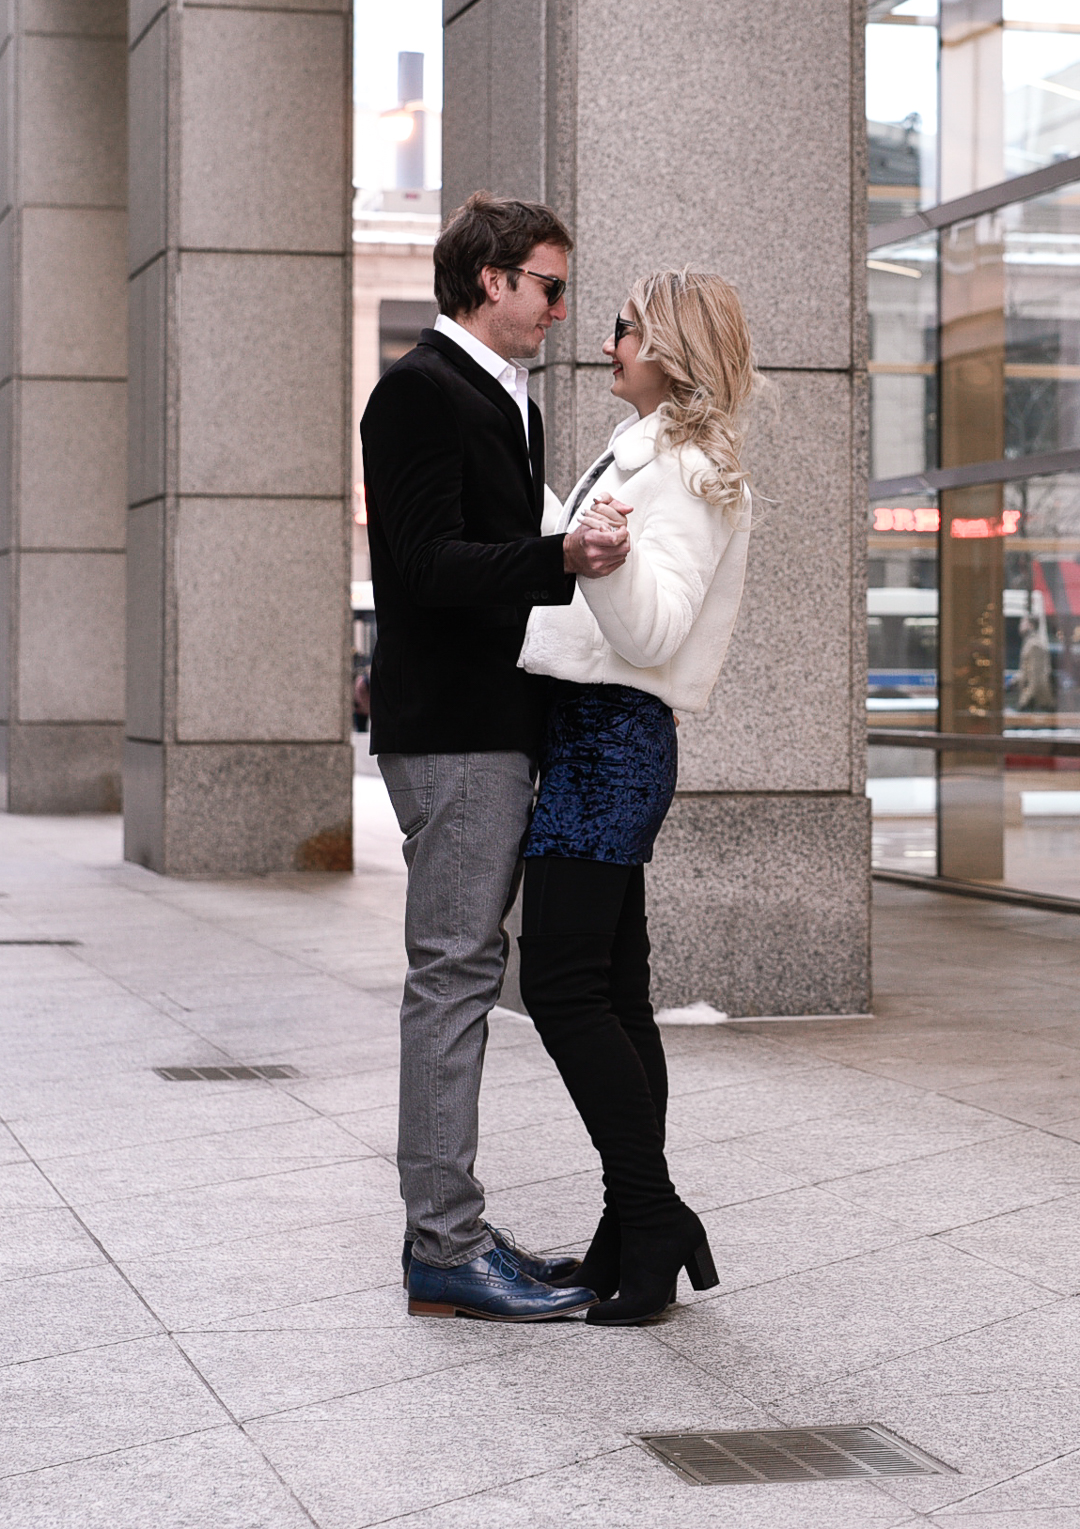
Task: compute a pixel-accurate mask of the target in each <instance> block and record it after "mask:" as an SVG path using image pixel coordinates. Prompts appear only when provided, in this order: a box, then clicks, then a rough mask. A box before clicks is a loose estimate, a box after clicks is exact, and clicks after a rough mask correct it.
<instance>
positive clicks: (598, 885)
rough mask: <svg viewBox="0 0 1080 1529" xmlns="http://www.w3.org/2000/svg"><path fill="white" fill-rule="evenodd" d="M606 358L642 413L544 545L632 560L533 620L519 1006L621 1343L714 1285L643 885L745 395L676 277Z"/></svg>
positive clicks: (737, 364) (632, 299) (731, 515)
mask: <svg viewBox="0 0 1080 1529" xmlns="http://www.w3.org/2000/svg"><path fill="white" fill-rule="evenodd" d="M604 354H605V355H606V356H607V357H608V358H609V360H610V362H611V368H612V384H611V391H612V393H613V394H614V395H615V397H616V398H619V399H622V400H624V401H625V402H626V403H628V404H631V405H632V406H633V408H634V409H635V411H636V412H635V414H634V415H633V416H631V418H630V419H628V420H626V421H624V422H623V424H621V425H620V426H619V427H618V428H617V429H616V431H615V433H614V435H613V436H612V439H611V442H610V448H609V450H608V452H607V453H606V454H605V455H604V456H602V457H601V458H600V459H599V461H598V462H596V463H594V464H593V467H592V468H591V469H590V470H589V472H588V473H586V474H585V476H584V478H583V479H582V480H581V481H580V483H579V484H578V485H577V487H576V488H575V490H574V492H573V493H572V494H571V495H570V498H569V499H568V500H567V503H566V507H565V509H561V508H560V510H559V512H558V513H557V514H555V513H552V512H551V511H549V514H548V516H547V517H545V525H544V530H545V532H548V531H557V530H565V529H566V528H567V527H568V526H569V525H571V523H573V522H575V521H577V520H578V519H582V520H584V521H585V522H586V523H587V524H590V525H593V526H594V527H596V528H597V529H603V528H606V529H607V530H608V531H609V532H613V531H618V530H620V529H621V528H622V527H626V528H627V530H628V533H629V539H630V550H629V554H628V556H627V560H626V562H625V563H624V565H623V566H622V567H621V568H620V569H619V570H618V571H617V572H615V573H613V574H611V575H609V576H608V577H607V578H603V579H592V580H588V581H579V584H578V588H577V592H576V594H575V596H574V600H573V603H572V604H571V605H569V606H561V607H558V606H548V607H535V608H534V610H533V612H532V615H531V616H530V618H529V627H528V632H527V634H526V638H525V644H524V647H523V649H522V654H521V659H520V663H521V664H522V666H523V667H524V668H526V669H528V670H530V671H532V672H534V673H538V674H547V675H551V676H554V678H555V680H556V681H557V683H556V684H555V685H554V687H553V698H552V705H551V711H550V715H549V719H548V727H547V733H546V738H545V742H544V746H543V750H542V755H541V761H540V794H539V799H538V801H537V806H536V812H535V814H534V817H533V821H532V826H531V828H530V830H529V834H528V837H527V840H526V844H525V851H524V854H525V887H524V900H523V916H522V935H521V940H520V944H521V991H522V996H523V997H524V1000H525V1003H526V1006H527V1008H528V1010H529V1013H530V1014H531V1015H532V1018H533V1020H534V1022H535V1024H536V1026H537V1029H538V1030H539V1032H540V1035H541V1038H542V1039H543V1042H544V1045H545V1046H546V1048H547V1050H548V1051H549V1053H550V1054H551V1056H552V1057H553V1058H554V1060H555V1062H556V1064H557V1066H558V1068H559V1071H560V1072H561V1074H562V1076H563V1079H564V1081H565V1083H566V1085H567V1087H568V1089H569V1090H570V1093H571V1095H572V1097H573V1099H574V1103H575V1104H576V1105H577V1107H578V1110H579V1111H580V1113H581V1116H582V1119H583V1120H584V1122H585V1125H586V1126H587V1128H588V1130H589V1134H590V1136H591V1137H592V1140H593V1144H594V1145H595V1147H596V1148H597V1150H598V1152H599V1153H600V1157H601V1161H602V1164H603V1171H604V1213H603V1216H602V1217H601V1220H600V1224H599V1227H598V1228H597V1231H596V1235H595V1236H594V1238H593V1240H592V1244H591V1246H590V1248H589V1251H588V1253H587V1254H586V1257H585V1260H584V1262H583V1264H582V1266H581V1267H580V1269H578V1270H577V1271H576V1272H575V1274H574V1276H573V1277H574V1280H575V1282H576V1283H577V1284H580V1285H586V1286H588V1287H589V1288H590V1289H592V1290H595V1291H596V1293H597V1295H598V1296H599V1297H600V1304H599V1305H596V1306H594V1307H592V1308H591V1309H590V1310H589V1312H588V1315H587V1317H586V1320H587V1321H588V1322H590V1323H593V1324H599V1325H614V1326H625V1325H628V1324H631V1323H635V1322H641V1321H645V1320H647V1319H648V1318H650V1317H654V1316H656V1315H658V1314H659V1313H660V1312H661V1311H663V1310H664V1308H665V1307H666V1306H667V1305H668V1304H669V1303H670V1302H671V1301H672V1300H673V1299H674V1297H675V1286H676V1282H677V1278H678V1272H679V1270H680V1268H683V1267H685V1268H686V1270H687V1272H688V1274H689V1275H690V1279H691V1282H692V1284H693V1285H694V1288H695V1289H698V1290H701V1289H707V1288H709V1287H710V1286H712V1285H715V1284H716V1283H717V1275H716V1271H715V1268H714V1266H713V1262H712V1256H711V1253H710V1250H709V1244H708V1239H707V1238H706V1235H705V1230H704V1228H703V1226H702V1224H701V1222H700V1221H699V1220H698V1218H697V1216H696V1215H695V1214H694V1212H693V1211H692V1210H691V1209H690V1208H689V1207H688V1206H687V1205H685V1204H684V1203H683V1202H682V1200H680V1199H679V1197H678V1195H677V1194H676V1192H675V1188H674V1186H673V1185H672V1182H671V1179H670V1177H669V1175H668V1170H667V1164H666V1161H665V1158H664V1122H665V1115H666V1109H667V1068H666V1065H665V1061H664V1048H663V1043H662V1041H661V1038H660V1032H659V1030H658V1029H657V1027H656V1022H655V1020H654V1018H653V1011H652V1007H651V1005H650V1002H649V943H648V937H647V934H646V921H645V870H644V867H645V862H646V861H647V860H649V859H651V857H652V849H653V841H654V840H655V838H656V835H657V833H658V832H659V829H660V825H661V824H662V822H663V820H664V817H665V815H666V813H667V810H668V808H669V807H670V805H671V800H672V797H673V795H674V792H675V779H676V746H675V728H676V725H677V722H676V718H675V716H674V714H673V708H676V709H678V710H680V711H701V710H702V709H703V708H704V706H705V704H706V702H707V701H708V698H709V694H710V692H711V691H712V688H713V686H714V684H715V683H716V678H717V675H718V674H719V672H720V665H721V663H722V662H723V658H724V653H725V650H726V648H727V645H728V641H729V639H730V636H731V630H732V627H733V626H734V623H735V616H736V613H737V611H738V607H739V599H740V596H741V594H742V585H743V576H744V571H745V567H746V548H747V539H748V520H749V490H748V489H747V487H746V474H745V473H744V472H743V470H742V467H741V466H740V462H739V450H740V447H741V444H742V428H741V424H740V415H741V411H742V409H743V406H744V405H745V404H746V402H747V400H748V398H749V395H750V392H751V388H752V386H753V383H754V379H755V373H754V370H753V364H752V361H751V355H750V337H749V334H748V332H747V328H746V321H745V319H744V317H743V313H742V309H741V306H740V304H739V299H738V297H737V295H736V294H735V292H734V291H733V289H732V288H731V287H729V286H728V284H727V283H726V282H725V281H723V280H722V279H721V278H720V277H719V276H711V275H705V274H700V273H695V272H689V271H663V272H660V273H659V274H657V275H654V276H650V277H648V278H647V279H645V280H642V281H639V282H637V283H636V284H635V285H634V287H633V288H632V289H631V291H630V295H629V298H628V300H627V302H626V303H625V304H624V306H623V308H622V310H621V311H620V313H619V316H618V318H617V320H616V323H615V330H614V333H613V334H612V335H611V337H610V338H609V339H608V340H607V341H606V342H605V344H604ZM590 491H592V494H593V498H592V503H591V504H587V503H586V501H587V500H588V499H589V498H590ZM616 495H617V496H618V497H617V498H616V497H615V496H616ZM616 1291H618V1298H617V1299H612V1297H613V1296H614V1295H615V1292H616Z"/></svg>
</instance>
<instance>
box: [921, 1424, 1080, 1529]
mask: <svg viewBox="0 0 1080 1529" xmlns="http://www.w3.org/2000/svg"><path fill="white" fill-rule="evenodd" d="M1074 1418H1075V1414H1074ZM1064 1509H1071V1510H1072V1513H1073V1515H1074V1517H1073V1523H1074V1524H1075V1522H1076V1516H1077V1513H1078V1510H1080V1449H1076V1450H1073V1451H1071V1452H1070V1453H1068V1454H1065V1455H1059V1456H1058V1457H1057V1459H1056V1460H1049V1461H1047V1463H1046V1464H1045V1465H1037V1466H1036V1467H1035V1468H1034V1469H1033V1470H1030V1471H1023V1472H1021V1473H1020V1474H1019V1475H1017V1476H1013V1477H1012V1478H1011V1479H1010V1480H1008V1481H1002V1482H1000V1483H999V1484H998V1485H996V1486H992V1487H988V1488H986V1490H985V1491H982V1492H975V1493H973V1494H972V1495H971V1496H969V1497H965V1498H964V1499H963V1501H962V1502H960V1503H957V1504H956V1506H955V1507H954V1508H952V1509H947V1510H945V1511H944V1512H943V1513H942V1514H941V1515H940V1519H941V1522H942V1523H943V1524H948V1525H950V1526H951V1525H954V1524H956V1523H957V1522H959V1523H960V1524H963V1523H964V1522H965V1520H967V1519H968V1518H970V1517H976V1521H977V1517H982V1516H984V1515H985V1516H986V1517H987V1518H989V1516H990V1515H991V1514H993V1515H994V1516H995V1518H998V1517H1002V1518H1004V1519H1005V1520H1006V1521H1007V1520H1008V1518H1009V1517H1010V1516H1011V1515H1015V1514H1017V1513H1023V1512H1029V1513H1047V1512H1054V1511H1061V1510H1064Z"/></svg>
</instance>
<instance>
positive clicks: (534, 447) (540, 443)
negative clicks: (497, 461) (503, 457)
mask: <svg viewBox="0 0 1080 1529" xmlns="http://www.w3.org/2000/svg"><path fill="white" fill-rule="evenodd" d="M529 457H530V459H531V461H532V487H533V503H534V505H535V506H536V520H537V524H538V525H539V523H540V521H541V520H543V518H544V417H543V415H542V414H541V413H540V410H539V409H538V408H537V407H536V405H535V404H534V403H533V401H532V399H531V398H530V399H529Z"/></svg>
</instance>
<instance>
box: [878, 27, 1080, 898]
mask: <svg viewBox="0 0 1080 1529" xmlns="http://www.w3.org/2000/svg"><path fill="white" fill-rule="evenodd" d="M867 32H868V39H867V111H868V118H869V124H868V133H869V144H870V208H869V211H870V223H871V230H870V246H871V250H870V258H869V262H868V264H869V301H870V347H871V348H870V358H871V359H870V374H871V375H870V387H871V447H870V450H871V470H870V476H871V485H870V490H871V499H870V520H869V573H870V592H869V601H868V603H869V610H868V622H869V698H868V705H869V708H870V721H871V726H872V732H871V740H872V746H871V750H870V775H871V786H870V789H871V793H872V796H873V800H874V821H875V834H874V843H875V849H874V859H875V865H876V866H877V867H878V868H879V869H881V870H888V871H892V872H898V873H900V874H905V873H906V874H920V875H929V876H933V875H935V874H937V875H939V876H941V877H944V878H946V879H952V880H956V881H961V882H974V883H976V884H978V885H980V886H983V887H987V888H991V889H992V888H1013V889H1019V890H1022V891H1029V892H1035V893H1044V894H1051V895H1053V894H1058V895H1064V896H1067V897H1070V898H1074V899H1076V898H1080V773H1078V772H1080V757H1078V756H1080V7H1078V6H1077V5H1076V3H1075V0H942V3H941V5H940V8H939V6H938V5H937V3H936V0H904V3H899V4H894V3H890V0H871V6H870V16H869V25H868V29H867ZM883 108H884V109H883ZM889 119H891V120H889ZM905 730H906V731H907V732H908V733H910V734H915V733H929V734H945V735H949V737H950V746H949V747H948V748H945V747H944V746H943V743H942V740H941V738H940V737H936V738H935V737H933V736H930V737H926V738H921V739H914V738H912V739H910V740H905V738H904V732H905ZM969 739H970V740H971V741H970V743H969V742H968V740H969ZM905 741H909V742H918V743H920V744H923V745H927V746H926V747H919V748H913V747H910V746H908V747H905V746H904V744H905Z"/></svg>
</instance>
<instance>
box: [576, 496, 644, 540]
mask: <svg viewBox="0 0 1080 1529" xmlns="http://www.w3.org/2000/svg"><path fill="white" fill-rule="evenodd" d="M633 513H634V506H633V505H632V504H623V503H622V502H621V501H620V500H618V499H613V498H612V496H611V495H610V494H605V493H599V494H597V495H596V497H595V498H594V499H593V502H592V504H590V505H589V508H588V509H587V510H586V511H585V513H584V514H583V515H582V517H581V518H582V520H583V521H586V522H587V523H588V524H589V525H593V526H596V527H597V528H598V529H605V530H606V529H609V528H610V527H611V526H614V527H615V529H616V530H619V531H621V530H622V529H623V528H624V526H625V525H626V517H627V516H628V515H632V514H633Z"/></svg>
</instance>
